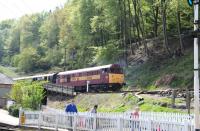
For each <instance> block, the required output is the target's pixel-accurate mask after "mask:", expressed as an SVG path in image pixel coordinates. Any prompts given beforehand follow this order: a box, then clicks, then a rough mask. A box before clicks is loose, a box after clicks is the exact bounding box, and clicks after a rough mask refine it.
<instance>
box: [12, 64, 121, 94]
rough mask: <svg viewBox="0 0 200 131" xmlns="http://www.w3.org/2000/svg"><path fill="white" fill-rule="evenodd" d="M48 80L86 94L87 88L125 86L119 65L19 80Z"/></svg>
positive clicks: (113, 88)
mask: <svg viewBox="0 0 200 131" xmlns="http://www.w3.org/2000/svg"><path fill="white" fill-rule="evenodd" d="M28 78H31V79H33V80H47V81H49V82H51V83H53V84H56V85H61V86H64V87H73V88H74V90H75V91H76V92H85V91H86V90H87V87H89V88H90V89H92V90H94V91H99V90H104V91H105V90H112V91H116V90H119V89H120V88H121V87H122V86H123V85H125V80H124V72H123V68H122V67H121V66H120V65H118V64H109V65H103V66H96V67H90V68H84V69H78V70H70V71H64V72H58V73H52V74H45V75H36V76H31V77H24V78H18V79H15V80H20V79H28Z"/></svg>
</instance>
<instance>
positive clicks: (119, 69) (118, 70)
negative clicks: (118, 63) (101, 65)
mask: <svg viewBox="0 0 200 131" xmlns="http://www.w3.org/2000/svg"><path fill="white" fill-rule="evenodd" d="M110 72H111V73H120V74H121V73H123V72H122V69H121V68H111V69H110Z"/></svg>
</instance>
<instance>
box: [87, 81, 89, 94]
mask: <svg viewBox="0 0 200 131" xmlns="http://www.w3.org/2000/svg"><path fill="white" fill-rule="evenodd" d="M89 84H90V81H87V92H89Z"/></svg>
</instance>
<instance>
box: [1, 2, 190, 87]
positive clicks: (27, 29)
mask: <svg viewBox="0 0 200 131" xmlns="http://www.w3.org/2000/svg"><path fill="white" fill-rule="evenodd" d="M192 17H193V15H192V9H191V8H189V7H188V6H187V2H185V0H109V1H108V0H68V1H67V3H66V4H65V6H64V7H62V8H57V9H56V10H54V11H50V12H42V13H38V14H32V15H25V16H23V17H21V18H20V19H18V20H5V21H2V22H1V23H0V34H1V35H0V62H1V63H2V64H4V65H10V66H15V67H17V68H18V70H20V71H24V72H26V73H27V72H32V71H38V70H40V71H42V70H48V69H50V68H54V67H60V68H63V66H64V65H65V60H64V59H65V49H66V57H67V58H66V61H67V63H66V65H67V69H76V68H83V67H89V66H93V65H98V64H107V63H117V62H118V63H119V61H120V63H124V65H127V64H128V61H127V58H128V55H133V54H134V53H135V51H136V50H137V49H138V48H139V47H140V46H142V47H143V50H142V53H144V54H145V55H147V56H149V55H150V53H151V51H150V50H149V47H148V45H147V43H146V42H144V40H145V39H147V38H155V37H161V38H162V39H164V44H163V49H165V50H166V54H167V55H169V56H170V55H171V54H173V53H172V52H173V51H174V49H170V48H169V43H168V41H167V39H168V36H169V35H170V36H172V35H176V36H178V37H181V35H180V34H182V33H184V32H187V30H190V29H192V24H193V21H192ZM166 21H167V22H166ZM177 47H179V48H181V50H182V51H183V47H184V46H183V42H181V41H180V44H178V43H177ZM148 79H149V80H153V79H154V78H153V77H150V78H148ZM180 79H181V78H180ZM149 80H147V81H149ZM139 81H140V80H139ZM174 84H176V83H174ZM144 85H147V83H144Z"/></svg>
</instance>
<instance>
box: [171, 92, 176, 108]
mask: <svg viewBox="0 0 200 131" xmlns="http://www.w3.org/2000/svg"><path fill="white" fill-rule="evenodd" d="M175 99H176V90H173V91H172V108H174V107H175Z"/></svg>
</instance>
